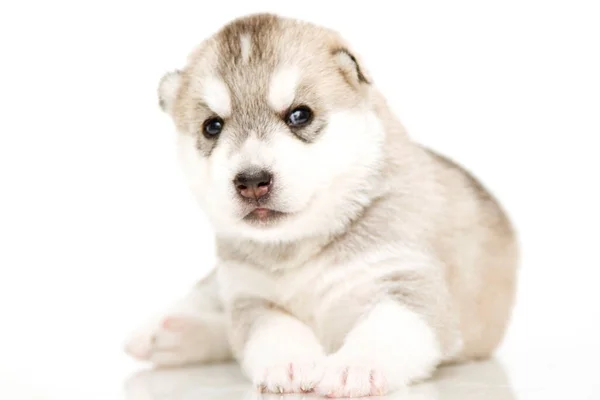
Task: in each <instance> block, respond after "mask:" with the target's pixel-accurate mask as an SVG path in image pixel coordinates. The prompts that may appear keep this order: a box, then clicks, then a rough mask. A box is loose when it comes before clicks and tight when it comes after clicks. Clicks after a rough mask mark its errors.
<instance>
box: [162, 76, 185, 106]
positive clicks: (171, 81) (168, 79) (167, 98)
mask: <svg viewBox="0 0 600 400" xmlns="http://www.w3.org/2000/svg"><path fill="white" fill-rule="evenodd" d="M180 86H181V75H180V74H179V73H177V72H172V73H169V74H166V75H165V76H164V77H163V79H162V80H161V82H160V86H159V87H158V95H159V98H160V99H161V101H162V102H163V107H164V108H165V111H166V112H168V113H170V112H171V111H172V110H173V103H174V102H175V97H176V96H177V92H178V91H179V87H180Z"/></svg>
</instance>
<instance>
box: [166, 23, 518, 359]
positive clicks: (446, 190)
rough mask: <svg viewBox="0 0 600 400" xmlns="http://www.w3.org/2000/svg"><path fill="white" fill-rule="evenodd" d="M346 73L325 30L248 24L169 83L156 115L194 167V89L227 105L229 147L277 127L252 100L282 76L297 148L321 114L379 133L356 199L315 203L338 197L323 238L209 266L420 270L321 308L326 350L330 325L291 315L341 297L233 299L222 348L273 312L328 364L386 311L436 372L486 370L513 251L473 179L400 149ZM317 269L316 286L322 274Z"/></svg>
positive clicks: (351, 72)
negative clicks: (187, 142) (308, 336)
mask: <svg viewBox="0 0 600 400" xmlns="http://www.w3.org/2000/svg"><path fill="white" fill-rule="evenodd" d="M242 35H247V37H249V38H250V39H249V40H251V46H250V48H251V51H250V52H249V53H248V54H244V55H242V48H241V42H240V38H241V37H242ZM357 60H358V58H357V56H356V55H355V54H353V53H352V51H351V50H350V48H349V47H348V45H347V43H345V42H344V40H343V39H341V38H340V36H339V35H338V34H337V33H335V32H333V31H331V30H328V29H325V28H321V27H316V26H314V25H312V24H308V23H305V22H299V21H295V20H291V19H285V18H280V17H276V16H274V15H267V14H261V15H253V16H250V17H245V18H241V19H238V20H236V21H233V22H232V23H231V24H228V25H227V26H226V27H225V28H223V29H222V30H221V31H219V32H218V33H217V34H216V35H214V36H213V37H212V38H210V39H208V40H207V41H205V42H204V43H202V44H201V45H200V46H199V47H198V49H196V50H195V51H194V52H193V53H192V55H191V56H190V58H189V62H188V65H187V66H186V67H185V68H184V69H183V70H182V71H181V72H180V73H179V74H180V78H181V83H180V88H179V90H178V92H177V93H176V95H175V98H174V99H171V101H169V102H168V104H172V107H170V113H171V115H172V116H173V118H174V120H175V123H176V125H177V127H178V130H179V131H180V132H181V133H182V134H183V135H194V137H197V143H198V148H199V149H200V151H201V152H203V154H205V155H206V156H207V157H209V156H210V153H211V151H212V148H213V147H214V146H215V144H214V142H210V141H209V140H208V139H206V138H204V137H202V135H201V134H198V129H199V127H200V126H201V125H202V121H204V120H205V119H206V118H208V117H209V116H210V115H211V110H210V109H208V108H207V107H206V104H203V102H202V101H201V99H200V97H199V95H198V93H199V92H201V90H202V88H201V85H202V82H203V79H205V78H206V77H207V76H218V77H220V78H222V79H223V81H224V82H225V84H226V85H227V87H228V89H229V91H230V93H231V96H232V98H231V101H232V116H231V117H230V119H229V120H228V121H227V124H228V126H229V127H231V132H233V133H231V137H232V139H231V140H232V141H234V140H237V141H238V144H239V145H240V146H241V145H242V144H243V143H244V141H245V140H246V135H247V133H248V132H249V131H256V132H258V133H257V136H258V137H259V138H261V135H266V134H267V133H265V132H270V131H271V130H272V127H273V126H278V125H277V124H281V122H280V118H281V112H283V111H285V110H272V109H269V106H268V105H267V104H266V102H265V101H259V100H257V99H264V98H266V97H267V91H268V87H269V82H270V81H269V79H270V77H271V75H272V73H273V71H274V70H275V69H276V68H277V67H278V66H281V65H288V64H289V65H294V66H298V67H299V68H300V70H301V71H302V81H301V84H300V86H299V87H298V90H297V93H296V100H295V101H298V102H300V103H304V102H305V103H309V104H310V105H311V107H312V108H313V109H314V110H315V115H316V118H317V119H316V121H315V122H314V129H313V131H307V132H305V133H303V135H305V136H304V137H301V139H302V140H304V141H306V142H307V143H310V142H312V141H316V140H319V134H320V132H321V130H322V129H323V128H324V127H325V126H326V124H327V116H328V115H329V114H330V113H332V112H335V111H338V110H349V109H350V110H351V109H355V108H358V107H360V106H361V105H364V104H367V105H368V107H369V108H370V109H371V110H372V111H373V112H375V114H376V115H377V117H378V118H379V120H380V121H381V123H382V124H383V126H384V130H385V141H384V143H383V158H382V159H381V160H380V162H379V163H378V164H377V165H376V166H374V167H372V168H371V170H370V171H368V172H369V174H368V176H367V177H366V178H365V179H363V180H362V181H361V183H360V185H356V186H355V187H353V188H352V190H351V191H349V192H347V193H346V192H343V193H342V192H337V191H336V190H337V189H336V186H335V185H338V186H339V187H344V186H343V184H342V183H340V182H342V178H340V181H335V182H333V183H332V186H331V188H330V189H328V190H331V193H332V194H335V195H336V196H340V197H343V196H346V197H347V198H346V197H344V198H342V199H341V200H340V206H339V207H337V208H336V209H335V210H334V211H332V214H331V215H330V218H329V219H328V220H327V221H324V222H323V224H324V225H327V224H328V221H334V222H335V224H333V223H331V227H329V226H327V228H328V230H323V231H319V233H317V234H315V235H312V236H310V235H309V236H306V237H302V238H300V239H298V240H294V241H263V240H253V239H249V238H247V237H241V236H240V237H233V236H231V235H218V238H217V239H218V240H217V242H218V256H219V259H220V260H221V262H222V263H225V264H231V265H237V264H240V265H242V264H243V265H245V266H250V267H252V268H255V269H256V271H259V272H260V273H261V274H264V275H265V276H269V277H270V279H272V280H273V281H274V282H286V279H292V277H293V276H294V274H299V273H300V272H301V271H304V270H306V269H307V268H309V267H311V266H314V265H322V266H331V267H329V268H331V269H332V270H333V269H335V268H338V267H339V266H341V265H345V264H347V263H350V262H352V260H355V259H360V258H361V257H362V256H364V255H365V254H372V253H373V254H376V253H377V252H381V249H382V248H385V247H386V246H394V247H397V248H401V249H403V251H405V253H406V254H407V256H406V257H405V258H402V257H400V258H398V259H397V262H398V263H400V264H401V263H403V262H406V263H411V262H422V263H423V265H424V266H426V267H424V268H421V269H415V270H410V271H407V270H404V269H399V270H398V271H392V272H390V273H389V274H386V275H385V276H376V274H375V273H373V274H370V273H369V271H368V270H367V271H363V272H362V273H363V275H364V280H363V281H361V282H362V283H363V284H361V285H357V286H355V287H351V288H348V290H347V293H343V294H342V295H341V296H340V297H339V298H337V299H336V300H335V301H333V302H332V303H331V304H328V307H329V309H328V311H327V312H328V314H327V315H336V316H339V320H336V321H335V324H336V325H335V329H337V330H338V331H337V332H338V333H340V335H338V336H337V339H331V338H330V336H328V335H327V334H326V333H325V332H328V331H330V330H331V329H333V328H332V325H331V324H332V323H331V321H327V320H318V319H315V317H314V315H310V314H309V313H303V311H302V310H303V309H304V308H303V307H305V304H306V303H307V302H309V301H310V299H312V298H315V299H320V298H326V297H327V296H328V294H329V293H330V292H331V291H332V290H333V289H336V290H338V291H339V290H341V289H340V288H333V287H329V288H325V289H323V290H322V292H319V293H314V292H313V291H312V288H310V287H308V288H307V287H304V288H302V289H303V290H299V292H298V293H296V294H290V296H289V298H288V299H286V300H285V301H283V300H281V301H280V302H279V303H277V304H275V303H274V302H273V299H259V298H254V299H252V298H250V299H248V298H241V299H234V301H233V302H231V304H230V307H231V312H232V324H233V327H234V332H235V334H234V335H233V339H232V340H233V343H232V346H233V348H234V349H235V350H236V352H238V353H239V351H241V349H242V348H243V347H244V343H245V342H246V341H247V340H248V337H249V336H250V335H251V332H252V329H253V326H254V324H257V323H258V322H259V321H260V320H261V315H268V314H269V313H273V312H278V313H280V312H281V313H286V314H289V315H293V316H294V317H295V318H297V319H298V320H299V321H301V322H302V323H303V324H305V325H306V326H308V327H310V328H311V329H312V331H314V333H315V335H316V336H317V337H318V338H319V339H320V340H321V342H322V343H323V345H324V346H325V347H326V349H327V351H328V352H334V351H336V350H337V349H338V348H339V347H340V345H341V342H342V339H343V337H344V336H345V334H346V333H347V332H348V331H349V330H350V329H351V328H352V326H353V325H354V324H355V323H356V321H357V320H358V319H359V318H360V316H361V315H362V314H364V313H366V312H367V311H368V309H369V307H371V306H372V305H373V304H376V303H377V302H378V301H380V300H382V299H384V298H393V299H394V300H395V301H398V302H399V303H401V304H403V305H405V306H406V307H408V308H410V309H411V310H414V311H416V312H417V313H418V314H419V315H421V316H422V317H423V319H424V320H425V321H426V322H427V323H428V324H429V325H430V326H431V328H432V329H433V330H434V331H435V333H436V335H437V338H438V340H439V342H440V343H441V346H442V349H443V352H444V354H445V359H444V360H443V361H445V362H452V361H460V360H466V359H473V358H483V357H487V356H489V355H490V354H491V353H492V352H493V351H494V350H495V349H496V347H497V346H498V344H499V343H500V342H501V340H502V337H503V336H504V332H505V329H506V326H507V324H508V321H509V319H510V313H511V309H512V305H513V301H514V296H515V283H516V269H517V259H518V255H517V253H518V251H517V244H516V239H515V235H514V232H513V229H512V227H511V225H510V223H509V221H508V219H507V217H506V216H505V214H504V212H503V210H502V209H501V208H500V206H499V205H498V203H497V202H496V201H495V200H494V198H493V197H492V195H491V194H490V193H489V192H488V191H487V190H486V189H485V188H484V187H483V186H482V185H481V184H480V183H479V182H478V181H477V180H476V179H475V178H474V177H473V176H471V175H470V174H469V173H468V172H466V171H465V170H464V169H463V168H461V167H460V166H458V165H457V164H455V163H454V162H452V161H450V160H448V159H446V158H444V157H442V156H440V155H438V154H436V153H434V152H432V151H430V150H428V149H425V148H423V147H422V146H420V145H418V144H416V143H414V142H413V141H412V140H411V139H410V138H409V137H408V135H407V134H406V132H405V130H404V128H403V127H402V125H401V124H400V122H399V121H398V120H397V118H396V117H395V116H394V115H393V114H392V113H391V111H390V109H389V107H388V106H387V104H386V102H385V99H383V97H382V96H381V94H380V93H379V92H378V91H377V89H376V88H375V86H374V85H373V84H372V79H371V77H370V76H369V75H368V74H367V73H366V69H365V67H364V65H363V64H362V63H361V61H360V60H358V61H357ZM166 100H167V99H161V101H162V102H163V103H165V101H166ZM165 104H166V103H165ZM236 135H237V136H236ZM265 140H268V139H265ZM340 148H342V149H343V144H340ZM341 151H343V150H341ZM315 162H318V160H316V161H315ZM298 167H299V168H301V166H298ZM343 179H346V180H348V179H351V178H350V177H343ZM344 182H345V181H344ZM319 228H320V227H319ZM385 261H387V260H385ZM323 268H324V271H325V272H327V268H328V267H323ZM315 279H318V276H315ZM282 284H283V283H282ZM342 289H343V287H342ZM350 304H351V305H352V307H349V305H350ZM348 310H352V311H348ZM330 339H331V340H330ZM399 340H402V339H401V338H399Z"/></svg>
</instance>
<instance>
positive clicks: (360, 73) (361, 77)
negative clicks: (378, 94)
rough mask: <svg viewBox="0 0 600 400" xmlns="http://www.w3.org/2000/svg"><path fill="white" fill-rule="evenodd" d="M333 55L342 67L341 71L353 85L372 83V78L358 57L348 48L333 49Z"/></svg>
mask: <svg viewBox="0 0 600 400" xmlns="http://www.w3.org/2000/svg"><path fill="white" fill-rule="evenodd" d="M333 56H334V57H335V60H336V62H337V64H338V66H339V68H340V72H341V73H342V75H343V76H344V78H346V80H347V81H348V83H350V84H351V85H352V86H355V87H360V86H361V85H365V84H366V85H370V84H371V78H370V77H369V74H368V73H367V71H366V70H365V68H364V66H363V65H362V63H361V62H359V60H358V58H357V57H356V56H355V55H354V54H353V53H351V52H350V50H348V49H347V48H339V49H336V50H334V51H333Z"/></svg>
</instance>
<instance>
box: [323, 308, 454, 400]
mask: <svg viewBox="0 0 600 400" xmlns="http://www.w3.org/2000/svg"><path fill="white" fill-rule="evenodd" d="M441 357H442V354H441V350H440V345H439V343H438V340H437V338H436V335H435V333H434V331H433V330H432V329H431V328H430V327H429V325H428V324H427V323H426V322H425V321H424V320H423V319H422V318H421V316H420V315H419V314H417V313H416V312H414V311H412V310H410V309H409V308H407V307H405V306H403V305H402V304H400V303H399V302H396V301H391V300H389V301H384V302H382V303H379V304H377V305H376V306H375V307H374V308H372V309H371V311H370V312H369V313H368V314H367V315H365V316H364V318H363V319H361V320H359V321H358V323H357V324H356V326H355V327H354V328H353V329H352V330H351V331H350V332H349V334H348V335H347V337H346V339H345V341H344V344H343V346H342V347H341V348H340V349H339V351H338V352H337V353H335V354H333V355H331V356H330V357H329V358H328V359H327V360H326V362H325V374H324V376H323V379H322V380H321V382H320V384H319V385H318V387H317V389H316V390H317V392H318V393H319V394H321V395H324V396H328V397H361V396H374V395H383V394H385V393H387V392H388V391H390V390H395V389H398V388H400V387H401V386H403V385H406V384H409V383H411V382H413V381H416V380H419V379H423V378H426V377H428V376H429V375H430V374H431V373H432V372H433V370H434V368H435V367H436V365H437V364H438V363H439V361H440V359H441Z"/></svg>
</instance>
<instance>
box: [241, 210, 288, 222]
mask: <svg viewBox="0 0 600 400" xmlns="http://www.w3.org/2000/svg"><path fill="white" fill-rule="evenodd" d="M286 215H287V214H286V213H284V212H281V211H277V210H273V209H270V208H265V207H256V208H255V209H254V210H252V211H251V212H249V213H248V214H247V215H246V216H245V217H244V220H245V221H247V222H250V223H254V224H261V225H262V224H269V223H274V222H277V221H279V220H281V219H282V218H284V217H285V216H286Z"/></svg>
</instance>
